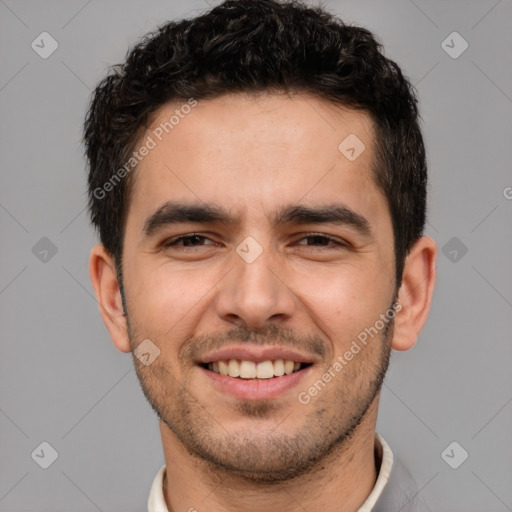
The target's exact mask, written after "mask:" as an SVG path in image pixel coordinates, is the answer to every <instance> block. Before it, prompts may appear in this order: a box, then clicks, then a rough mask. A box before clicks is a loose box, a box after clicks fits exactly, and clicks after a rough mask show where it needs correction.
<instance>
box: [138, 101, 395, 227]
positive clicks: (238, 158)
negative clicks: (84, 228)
mask: <svg viewBox="0 0 512 512" xmlns="http://www.w3.org/2000/svg"><path fill="white" fill-rule="evenodd" d="M194 104H195V106H192V107H191V106H190V105H194ZM149 141H151V142H150V143H149V144H147V143H148V142H149ZM145 144H147V145H148V147H149V146H152V148H151V150H150V151H149V152H148V153H147V154H146V156H144V157H143V158H142V159H141V161H140V163H139V164H138V166H137V169H136V171H135V174H134V176H133V178H134V180H133V183H132V194H131V196H132V197H131V201H130V207H129V211H132V210H134V211H137V212H138V213H139V214H140V216H139V215H137V217H140V222H143V219H142V216H145V215H149V214H150V213H151V212H152V211H154V210H155V209H156V208H158V207H159V206H160V205H161V204H164V203H165V202H167V201H169V200H170V199H179V200H193V201H194V202H205V203H208V204H219V205H222V206H223V207H225V208H228V209H230V210H231V211H232V212H233V213H234V214H235V215H237V216H238V217H240V218H246V217H247V218H248V219H249V220H250V219H251V218H253V219H254V221H255V222H256V221H261V216H262V215H266V214H271V213H272V210H274V207H276V208H278V207H279V206H281V205H283V204H292V203H294V202H295V203H307V202H312V203H316V204H319V203H320V202H324V203H326V204H327V203H334V202H336V201H339V200H342V201H344V202H348V203H352V206H353V207H354V208H355V209H359V210H363V211H366V213H367V214H368V213H371V210H374V209H375V208H382V207H384V208H385V207H386V205H385V199H384V197H383V196H382V194H381V193H380V192H379V191H378V189H377V187H376V186H375V182H374V178H373V171H372V166H373V158H374V155H373V145H374V130H373V125H372V122H371V119H370V117H369V115H368V114H367V113H365V112H363V111H355V110H352V109H347V108H342V107H340V106H337V105H333V104H332V103H330V102H327V101H325V100H322V99H320V98H317V97H315V96H312V95H300V96H299V95H296V96H293V97H289V96H287V95H277V94H268V93H264V94H258V95H255V94H241V93H237V94H230V95H224V96H221V97H218V98H215V99H208V100H200V101H197V102H195V100H194V102H191V101H188V102H187V101H183V102H173V103H169V104H167V105H165V106H163V107H161V108H160V109H159V111H158V112H157V115H156V116H155V117H154V120H153V123H152V124H151V126H150V128H149V129H148V130H147V131H146V133H145V134H144V136H143V137H142V138H141V140H140V141H139V144H138V146H137V147H141V146H142V145H145ZM379 196H380V197H379ZM128 217H130V215H129V216H128Z"/></svg>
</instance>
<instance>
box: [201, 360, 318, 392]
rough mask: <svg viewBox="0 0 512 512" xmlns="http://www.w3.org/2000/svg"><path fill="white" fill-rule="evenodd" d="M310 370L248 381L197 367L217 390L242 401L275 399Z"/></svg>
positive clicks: (308, 368) (309, 368)
mask: <svg viewBox="0 0 512 512" xmlns="http://www.w3.org/2000/svg"><path fill="white" fill-rule="evenodd" d="M311 368H313V365H311V366H307V367H306V368H304V369H303V370H299V371H298V372H294V373H290V374H289V375H283V376H282V377H272V378H271V379H261V380H249V379H239V378H235V377H228V376H225V375H221V374H219V373H215V372H212V371H210V370H207V369H206V368H203V367H202V366H200V367H199V369H200V370H201V371H202V372H203V373H204V375H206V377H207V378H209V379H210V381H211V382H212V383H213V385H214V386H215V387H216V388H217V389H219V390H220V391H222V392H224V393H228V394H230V395H233V396H235V397H237V398H241V399H243V400H270V399H272V398H277V397H279V396H280V395H282V394H283V393H285V392H286V391H288V390H290V389H292V388H293V387H294V386H297V384H298V383H299V382H300V381H301V380H302V379H303V378H304V377H305V376H306V375H308V374H309V372H310V370H311Z"/></svg>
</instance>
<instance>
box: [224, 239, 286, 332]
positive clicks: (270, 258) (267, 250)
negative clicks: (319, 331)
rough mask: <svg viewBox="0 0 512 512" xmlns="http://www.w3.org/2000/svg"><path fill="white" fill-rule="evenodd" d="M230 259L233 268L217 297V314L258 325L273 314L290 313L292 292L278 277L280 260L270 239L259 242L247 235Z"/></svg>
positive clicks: (283, 316) (273, 315)
mask: <svg viewBox="0 0 512 512" xmlns="http://www.w3.org/2000/svg"><path fill="white" fill-rule="evenodd" d="M233 258H234V262H233V265H234V268H233V271H232V272H231V273H230V278H229V279H228V281H227V282H226V284H225V285H224V286H223V287H221V290H220V292H219V297H218V300H217V309H218V314H219V316H221V317H223V318H224V319H225V320H230V321H233V320H234V319H236V320H237V321H238V322H240V321H243V322H244V323H245V324H246V325H248V326H249V325H250V326H253V327H261V326H263V325H264V324H265V323H266V322H267V321H268V320H269V319H271V318H272V317H276V316H280V317H282V318H285V317H289V316H291V315H292V313H293V309H294V304H295V302H294V300H293V294H292V292H291V290H290V289H289V288H288V287H287V286H286V285H285V284H284V282H283V281H282V278H281V276H279V267H280V261H279V258H278V257H276V255H275V254H274V252H273V248H272V246H271V243H270V242H268V243H267V244H265V245H261V244H260V243H259V242H257V241H256V240H255V239H254V238H253V237H247V238H246V239H244V240H243V241H242V242H241V243H240V244H239V245H238V247H237V248H236V254H233Z"/></svg>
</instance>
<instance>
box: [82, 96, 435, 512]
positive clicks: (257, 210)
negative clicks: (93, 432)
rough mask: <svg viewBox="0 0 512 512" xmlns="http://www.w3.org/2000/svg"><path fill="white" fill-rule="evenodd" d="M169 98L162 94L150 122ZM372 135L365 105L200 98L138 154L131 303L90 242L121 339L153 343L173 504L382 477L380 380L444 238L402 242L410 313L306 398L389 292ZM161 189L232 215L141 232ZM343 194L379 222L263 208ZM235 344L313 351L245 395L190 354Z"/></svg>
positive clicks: (389, 238)
mask: <svg viewBox="0 0 512 512" xmlns="http://www.w3.org/2000/svg"><path fill="white" fill-rule="evenodd" d="M177 106H178V107H179V105H176V104H169V105H165V106H164V107H162V108H161V109H160V110H159V112H158V118H157V119H155V120H154V123H153V126H152V127H151V128H154V127H155V126H158V124H159V123H160V122H161V121H162V120H165V119H169V117H170V115H172V113H173V112H174V110H175V109H176V108H177ZM151 128H150V130H149V131H148V132H147V134H151ZM147 134H146V136H147ZM349 134H355V135H356V136H357V137H358V138H359V139H360V140H361V141H363V143H364V144H365V146H366V149H365V150H364V151H363V153H362V154H361V155H360V156H359V157H358V158H357V159H356V160H354V161H349V160H348V159H347V158H346V157H345V156H344V155H343V154H342V153H341V152H340V151H339V150H338V145H339V144H340V142H342V141H343V140H344V139H345V138H346V137H347V136H348V135H349ZM141 140H143V139H141ZM373 140H374V132H373V127H372V123H371V121H370V118H369V116H368V115H367V114H366V113H364V112H359V111H357V112H356V111H352V110H350V109H343V108H340V107H339V106H335V105H332V104H331V103H328V102H326V101H324V100H322V99H319V98H317V97H315V96H311V95H296V96H293V97H292V96H286V95H275V94H269V93H264V94H260V95H246V94H231V95H225V96H222V97H219V98H216V99H213V100H202V101H199V103H198V105H197V106H196V107H195V108H194V109H192V111H191V113H190V114H189V115H187V116H186V117H184V119H182V120H180V123H179V125H177V126H176V127H175V128H174V129H173V130H172V132H170V134H169V135H167V136H166V137H165V138H164V139H163V140H162V141H161V142H160V143H159V144H158V145H157V147H156V148H154V149H153V150H151V152H150V153H149V154H148V155H147V156H146V157H145V158H144V159H143V160H142V162H141V163H140V164H139V167H138V169H137V171H136V174H135V182H134V190H133V196H132V198H131V202H130V205H129V210H128V216H127V224H126V232H125V239H124V240H125V242H124V250H123V273H124V280H123V281H124V291H125V296H126V304H127V315H126V316H124V315H123V307H122V301H121V295H120V289H119V282H118V280H117V277H116V273H115V270H114V261H113V259H112V257H111V256H110V255H109V254H108V253H107V252H106V251H105V249H104V247H103V246H101V245H98V246H96V247H94V249H93V250H92V252H91V258H90V274H91V279H92V282H93V286H94V289H95V292H96V295H97V298H98V302H99V305H100V311H101V314H102V317H103V320H104V322H105V325H106V326H107V328H108V330H109V332H110V335H111V337H112V340H113V342H114V344H115V346H116V347H117V348H118V349H119V350H121V351H123V352H130V351H132V350H134V349H135V348H136V347H137V346H138V344H139V343H140V342H141V341H142V340H144V339H150V340H151V341H152V343H154V344H155V345H156V346H157V347H158V349H159V350H160V355H159V356H158V357H157V358H156V359H155V360H154V362H152V363H151V364H150V365H148V366H145V365H144V364H142V363H141V362H140V361H139V360H138V359H137V358H134V362H135V365H136V370H137V375H138V377H139V379H140V382H141V386H142V388H143V390H144V393H145V395H146V397H147V398H148V400H149V401H150V403H151V404H152V406H153V407H154V408H155V410H156V411H157V413H158V415H159V418H160V431H161V435H162V444H163V449H164V455H165V461H166V465H167V474H166V478H165V480H164V495H165V499H166V502H167V506H168V508H169V510H170V511H173V512H177V511H181V510H183V511H184V510H189V509H190V508H191V507H194V508H195V509H197V510H198V511H201V510H208V511H211V512H215V511H221V510H222V511H231V510H232V511H244V512H249V511H256V510H258V511H259V510H267V511H291V510H297V507H298V504H300V505H301V506H302V507H303V508H304V509H305V510H323V511H324V512H330V511H337V512H340V511H345V512H351V511H355V510H357V509H358V507H360V506H361V505H362V503H363V502H364V500H365V499H366V497H367V496H368V494H369V493H370V491H371V489H372V488H373V486H374V484H375V479H376V476H377V471H376V462H375V456H374V448H375V425H376V420H377V410H378V401H379V394H380V385H381V382H382V378H383V376H384V373H385V371H386V368H387V364H388V358H389V354H390V351H391V349H392V348H393V349H396V350H407V349H409V348H411V347H412V346H413V345H414V343H415V342H416V339H417V336H418V334H419V332H420V330H421V329H422V327H423V325H424V323H425V321H426V318H427V315H428V310H429V307H430V302H431V298H432V293H433V288H434V284H435V258H436V252H437V248H436V245H435V243H434V241H433V240H432V239H431V238H428V237H421V238H420V239H419V240H418V241H417V242H416V243H415V245H414V246H413V248H412V250H411V251H410V253H409V254H408V256H407V259H406V263H405V268H404V274H403V280H402V284H401V287H400V289H399V290H398V302H399V303H400V305H401V310H400V311H399V312H398V313H397V314H396V316H395V318H394V322H392V325H391V323H390V326H389V329H387V330H386V329H382V330H380V331H379V333H378V335H377V336H375V337H374V338H372V339H371V341H370V342H369V343H368V344H367V345H366V346H365V347H364V348H363V349H362V350H361V351H360V352H359V353H358V354H357V355H355V356H354V358H353V359H352V360H351V361H349V362H348V364H347V365H346V366H345V367H344V368H343V370H342V371H340V372H338V373H337V374H336V377H335V378H333V379H332V380H331V382H329V383H328V384H327V385H326V386H325V387H324V388H323V389H322V390H321V391H320V392H318V394H317V395H316V396H314V397H312V398H311V400H310V402H309V403H308V404H302V403H300V402H299V400H298V399H297V395H298V393H299V392H301V391H307V390H308V388H310V386H312V384H313V383H314V382H315V381H317V380H318V379H319V378H321V376H322V374H324V373H325V372H326V371H327V370H328V369H329V368H331V366H332V364H333V362H334V361H335V360H336V357H337V356H342V355H343V354H344V353H345V352H346V351H347V350H348V349H349V348H350V345H351V343H352V341H353V340H354V339H356V337H357V335H358V334H359V333H361V331H364V329H365V328H368V327H370V326H373V325H374V324H375V322H376V320H378V319H379V315H381V314H383V313H385V312H386V311H387V310H388V309H389V307H390V306H391V305H392V303H393V299H394V297H395V292H396V290H395V266H394V265H395V261H394V251H393V230H392V224H391V217H390V214H389V210H388V206H387V202H386V198H385V197H384V195H383V194H382V192H381V191H380V190H379V189H378V188H377V186H376V185H375V183H374V178H373V174H372V171H371V166H372V163H373V148H372V146H373ZM169 200H181V201H184V202H199V203H208V204H215V205H220V206H223V207H224V208H227V209H228V210H229V211H230V212H231V213H232V214H233V215H234V216H236V217H239V218H238V222H237V223H235V224H233V225H218V224H202V223H184V224H174V225H168V226H165V227H163V228H161V229H160V230H157V231H156V232H155V233H154V234H153V235H152V236H150V237H147V236H144V233H143V228H144V222H145V220H146V219H147V218H148V217H149V216H150V215H151V214H153V213H154V211H155V210H157V209H158V208H159V206H161V205H162V204H164V203H165V202H166V201H169ZM333 202H337V203H339V202H342V203H343V204H345V205H346V206H347V207H348V208H350V209H351V210H353V211H354V212H357V213H358V214H360V215H362V216H364V217H365V218H366V219H367V221H368V224H369V226H370V229H371V235H370V236H365V235H362V234H361V233H359V232H358V231H357V230H356V229H354V228H353V227H352V226H350V225H335V224H320V223H317V224H300V225H281V226H275V225H274V224H273V223H272V222H271V219H272V215H273V214H275V212H276V211H277V210H278V209H279V208H281V207H282V206H284V205H288V204H304V205H308V206H320V205H327V204H331V203H333ZM191 233H197V234H199V235H201V236H203V237H206V238H205V239H194V240H195V242H194V244H195V245H193V246H189V247H183V242H182V243H181V250H179V247H176V246H170V247H164V246H163V243H164V242H165V241H167V240H172V239H174V238H176V237H178V236H182V235H187V234H191ZM311 233H318V234H321V235H323V236H330V237H333V238H334V239H335V240H336V241H339V242H344V243H345V244H346V245H344V246H342V245H339V246H338V245H336V244H333V243H332V242H322V241H321V240H320V241H319V239H311V238H307V235H310V234H311ZM247 236H251V237H253V238H254V239H255V240H256V241H257V242H258V244H259V245H260V246H261V248H262V251H263V252H262V253H261V255H260V256H259V257H258V258H257V259H256V260H255V261H253V262H252V263H250V264H249V263H247V262H246V261H245V260H244V259H243V258H241V257H240V256H239V254H238V253H237V252H236V248H237V247H238V246H239V244H240V243H241V242H242V241H243V240H244V239H245V238H246V237H247ZM305 237H306V238H305ZM249 335H252V338H250V340H249V341H244V337H245V339H246V340H248V339H249ZM237 340H238V341H237ZM242 343H246V344H249V345H253V346H256V345H257V346H261V345H268V346H276V345H277V346H280V345H282V346H284V347H286V348H289V347H295V348H297V349H299V350H300V351H301V352H303V353H305V354H308V355H310V357H311V360H312V361H313V362H314V364H313V366H312V368H311V369H310V370H309V371H308V374H307V377H304V378H303V379H302V380H301V381H300V383H299V384H298V385H297V386H295V387H293V388H292V389H290V390H287V391H286V392H284V393H283V394H282V395H280V396H278V397H277V398H274V399H272V400H266V401H261V400H260V401H258V400H243V399H240V398H236V397H234V396H232V395H229V394H227V393H225V392H221V391H220V390H219V389H217V388H216V387H215V386H213V385H212V384H211V382H210V379H208V378H207V377H205V375H204V372H203V371H202V370H200V369H199V368H198V366H197V365H195V364H194V356H198V355H201V354H205V352H206V350H207V349H210V350H211V349H213V348H215V349H217V348H223V347H227V346H233V345H240V344H242ZM167 482H171V483H172V484H171V485H167Z"/></svg>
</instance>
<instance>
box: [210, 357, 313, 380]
mask: <svg viewBox="0 0 512 512" xmlns="http://www.w3.org/2000/svg"><path fill="white" fill-rule="evenodd" d="M311 365H312V363H304V362H299V361H293V360H291V359H274V360H271V359H269V360H266V361H260V362H257V361H251V360H247V359H221V360H218V361H211V362H208V363H201V364H200V366H201V367H202V368H204V369H205V370H208V371H210V372H213V373H216V374H218V375H222V376H224V377H232V378H234V379H240V380H250V381H259V380H269V379H278V378H281V377H283V376H285V375H291V374H292V373H297V372H300V371H302V370H304V369H306V368H308V367H309V366H311Z"/></svg>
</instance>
